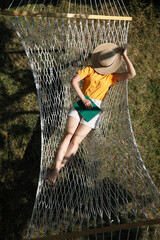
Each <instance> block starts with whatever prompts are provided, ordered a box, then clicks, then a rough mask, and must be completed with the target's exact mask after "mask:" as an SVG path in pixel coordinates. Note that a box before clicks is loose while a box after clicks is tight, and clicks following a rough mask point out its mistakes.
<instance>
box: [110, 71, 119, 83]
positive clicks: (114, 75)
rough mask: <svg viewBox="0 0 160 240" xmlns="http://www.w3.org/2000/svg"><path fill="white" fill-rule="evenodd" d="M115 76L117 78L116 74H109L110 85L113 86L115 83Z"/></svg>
mask: <svg viewBox="0 0 160 240" xmlns="http://www.w3.org/2000/svg"><path fill="white" fill-rule="evenodd" d="M117 76H118V73H112V74H111V84H112V85H114V84H115V83H117V82H118V81H117Z"/></svg>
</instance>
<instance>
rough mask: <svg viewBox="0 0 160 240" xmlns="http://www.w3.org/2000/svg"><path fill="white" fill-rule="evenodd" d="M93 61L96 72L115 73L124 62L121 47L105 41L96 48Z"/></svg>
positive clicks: (92, 57)
mask: <svg viewBox="0 0 160 240" xmlns="http://www.w3.org/2000/svg"><path fill="white" fill-rule="evenodd" d="M91 62H92V67H93V68H94V70H95V71H96V72H98V73H100V74H110V73H113V72H115V71H116V70H117V69H118V68H119V67H120V65H121V63H122V54H121V48H120V47H118V46H117V45H116V44H114V43H103V44H101V45H99V46H98V47H96V48H95V49H94V51H93V53H92V56H91Z"/></svg>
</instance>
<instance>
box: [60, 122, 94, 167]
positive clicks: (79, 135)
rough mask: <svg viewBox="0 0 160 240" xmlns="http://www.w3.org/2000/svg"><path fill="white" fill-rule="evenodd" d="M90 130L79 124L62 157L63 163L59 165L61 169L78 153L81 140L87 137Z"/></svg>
mask: <svg viewBox="0 0 160 240" xmlns="http://www.w3.org/2000/svg"><path fill="white" fill-rule="evenodd" d="M91 130H92V128H90V127H88V126H86V125H84V124H79V126H78V128H77V129H76V131H75V133H74V135H73V137H72V139H71V141H70V144H69V146H68V149H67V152H66V154H65V155H64V158H63V161H62V163H61V167H60V169H61V168H62V167H64V166H65V164H66V163H67V162H68V161H69V160H70V159H71V158H72V157H73V156H75V154H76V152H77V151H78V148H79V145H80V143H81V142H82V141H83V139H84V138H85V137H86V136H87V135H88V133H89V132H90V131H91Z"/></svg>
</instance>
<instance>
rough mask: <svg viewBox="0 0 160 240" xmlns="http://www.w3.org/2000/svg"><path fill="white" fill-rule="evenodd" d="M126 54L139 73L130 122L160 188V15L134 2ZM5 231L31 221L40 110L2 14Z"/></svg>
mask: <svg viewBox="0 0 160 240" xmlns="http://www.w3.org/2000/svg"><path fill="white" fill-rule="evenodd" d="M128 10H129V12H130V13H131V15H132V16H133V22H132V23H131V26H130V30H129V37H128V55H129V56H130V58H131V60H132V62H133V63H134V66H135V68H136V72H137V75H136V77H135V79H134V80H130V81H129V105H130V114H131V120H132V126H133V130H134V134H135V138H136V140H137V144H138V147H139V150H140V153H141V156H142V159H143V161H144V163H145V165H146V167H147V170H148V171H149V173H150V175H151V177H152V179H153V181H154V182H155V183H156V185H157V187H158V188H160V172H159V170H158V169H160V152H159V151H160V150H159V149H160V144H159V139H160V138H159V132H160V131H159V130H160V129H159V126H160V120H159V119H160V118H159V107H160V101H159V99H160V85H159V80H160V65H159V63H160V59H159V58H160V57H159V52H160V43H159V41H158V39H159V35H160V34H159V28H160V14H159V11H158V10H155V9H154V5H151V4H147V3H145V1H141V3H139V2H137V1H134V0H132V1H130V4H129V6H128ZM0 23H1V24H0V32H1V34H2V37H1V41H0V51H1V54H0V60H1V65H0V79H1V80H0V112H1V116H0V120H1V121H0V159H1V162H0V167H1V193H0V199H1V203H2V205H1V207H0V208H1V214H0V218H1V222H2V223H1V236H2V239H8V240H10V239H12V240H15V239H21V238H22V236H23V235H24V231H25V230H26V227H27V225H28V222H29V219H30V216H31V212H32V207H33V204H34V198H35V194H36V187H37V182H38V174H39V165H40V124H39V110H38V101H37V96H36V89H35V85H34V82H33V81H34V80H33V76H32V73H31V70H30V66H29V64H28V60H27V57H26V56H25V53H24V51H23V48H22V46H21V44H20V42H19V39H18V37H17V36H16V33H15V32H14V31H12V30H11V29H10V28H9V22H8V20H7V19H6V18H3V17H0Z"/></svg>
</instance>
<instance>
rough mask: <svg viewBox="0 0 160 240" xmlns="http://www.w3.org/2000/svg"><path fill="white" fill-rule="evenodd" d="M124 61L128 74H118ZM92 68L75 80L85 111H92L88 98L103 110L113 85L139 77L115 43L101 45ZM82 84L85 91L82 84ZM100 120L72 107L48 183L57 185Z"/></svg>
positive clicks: (73, 82)
mask: <svg viewBox="0 0 160 240" xmlns="http://www.w3.org/2000/svg"><path fill="white" fill-rule="evenodd" d="M122 58H123V60H124V61H125V63H126V65H127V71H126V72H123V73H115V71H116V70H117V69H118V68H119V67H120V65H121V63H122ZM91 62H92V67H86V68H84V69H82V70H79V71H78V73H77V74H76V75H75V76H74V77H73V79H72V86H73V88H74V90H75V91H76V93H77V94H78V96H79V98H80V99H81V100H82V102H83V104H84V105H85V107H86V109H92V107H93V106H92V103H91V101H90V100H88V99H86V97H85V95H87V96H88V97H89V98H91V100H92V101H93V102H94V103H95V104H96V105H97V106H98V107H100V108H101V105H102V102H103V100H104V98H105V96H106V94H107V91H108V89H109V87H110V86H112V85H113V84H115V83H117V82H119V81H122V80H127V79H130V78H133V77H134V76H135V75H136V72H135V69H134V67H133V65H132V63H131V61H130V60H129V58H128V56H127V53H126V50H125V49H122V48H120V47H118V46H117V45H115V44H113V43H104V44H101V45H99V46H98V47H97V48H96V49H95V50H94V51H93V53H92V57H91ZM82 79H83V80H84V82H83V88H82V90H81V89H80V87H79V82H80V81H81V80H82ZM99 119H100V114H97V115H96V116H95V117H94V118H92V119H91V120H90V121H89V122H87V121H86V120H85V119H84V118H82V117H81V115H80V114H79V113H78V112H77V110H76V109H74V108H72V109H71V110H70V112H69V114H68V120H67V128H66V135H65V137H64V139H63V141H62V143H61V144H60V146H59V149H58V152H57V156H56V159H55V166H54V168H53V170H52V171H51V172H50V173H49V174H48V175H47V177H46V182H48V183H49V182H52V183H55V182H56V179H57V176H58V173H59V171H60V170H61V168H62V167H64V166H65V164H66V163H67V162H68V161H69V160H70V159H71V158H72V157H73V156H74V155H75V154H76V152H77V150H78V148H79V145H80V143H81V142H82V141H83V139H84V138H85V137H86V136H87V135H88V133H89V132H90V131H91V130H92V129H96V126H97V123H98V121H99Z"/></svg>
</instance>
